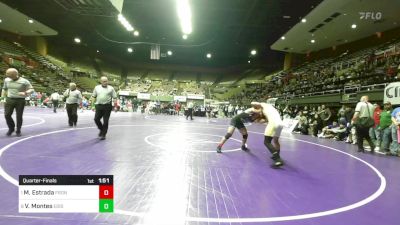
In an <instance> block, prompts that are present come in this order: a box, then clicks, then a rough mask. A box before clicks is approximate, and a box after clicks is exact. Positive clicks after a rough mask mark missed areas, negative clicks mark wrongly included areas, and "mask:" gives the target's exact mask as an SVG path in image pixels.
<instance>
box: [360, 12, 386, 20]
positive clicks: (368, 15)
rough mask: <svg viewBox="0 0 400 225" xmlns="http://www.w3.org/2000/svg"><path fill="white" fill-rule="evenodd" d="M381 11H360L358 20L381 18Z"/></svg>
mask: <svg viewBox="0 0 400 225" xmlns="http://www.w3.org/2000/svg"><path fill="white" fill-rule="evenodd" d="M381 19H382V13H381V12H360V20H381Z"/></svg>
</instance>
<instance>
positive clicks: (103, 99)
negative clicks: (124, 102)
mask: <svg viewBox="0 0 400 225" xmlns="http://www.w3.org/2000/svg"><path fill="white" fill-rule="evenodd" d="M100 83H101V84H99V85H97V86H96V87H95V88H94V90H93V94H92V98H95V99H96V102H95V107H96V113H95V116H94V122H95V123H96V125H97V127H98V128H99V130H100V133H99V138H100V140H104V139H106V134H107V130H108V120H109V119H110V114H111V111H112V100H113V99H114V101H116V100H117V93H116V92H115V90H114V88H113V87H112V86H110V85H108V79H107V77H104V76H103V77H101V78H100ZM101 118H103V123H102V122H101Z"/></svg>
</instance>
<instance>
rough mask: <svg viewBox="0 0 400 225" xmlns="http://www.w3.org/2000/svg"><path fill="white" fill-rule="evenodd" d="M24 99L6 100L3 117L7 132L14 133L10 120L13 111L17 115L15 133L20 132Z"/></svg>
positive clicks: (13, 125) (12, 122)
mask: <svg viewBox="0 0 400 225" xmlns="http://www.w3.org/2000/svg"><path fill="white" fill-rule="evenodd" d="M24 108H25V99H24V98H7V99H6V103H5V105H4V117H5V118H6V122H7V126H8V129H9V130H12V131H14V129H15V123H14V120H13V118H12V114H13V113H14V109H15V111H16V113H17V131H18V132H19V131H21V127H22V115H23V114H24Z"/></svg>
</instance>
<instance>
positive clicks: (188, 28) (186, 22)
mask: <svg viewBox="0 0 400 225" xmlns="http://www.w3.org/2000/svg"><path fill="white" fill-rule="evenodd" d="M176 11H177V13H178V18H179V21H180V24H181V29H182V33H184V34H191V33H192V11H191V9H190V5H189V0H176Z"/></svg>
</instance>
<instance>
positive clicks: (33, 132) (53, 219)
mask: <svg viewBox="0 0 400 225" xmlns="http://www.w3.org/2000/svg"><path fill="white" fill-rule="evenodd" d="M0 111H1V112H3V110H2V109H1V110H0ZM24 115H25V117H24V118H25V120H24V125H25V127H24V128H23V130H22V134H23V136H22V137H16V136H15V135H14V136H12V137H6V136H5V135H4V134H5V133H6V131H7V129H6V128H5V127H6V124H5V120H4V117H3V113H2V115H1V118H0V132H1V135H0V166H1V169H0V175H1V176H2V177H1V178H0V190H1V191H0V199H1V200H0V201H1V204H0V224H1V225H17V224H18V225H39V224H40V225H50V224H51V225H53V224H57V225H64V224H71V225H84V224H85V225H92V224H155V225H158V224H174V225H179V224H196V225H197V224H280V225H289V224H290V225H292V224H293V225H317V224H318V225H396V224H399V221H400V213H399V212H400V211H399V209H400V179H399V178H400V160H399V158H396V157H387V156H383V155H380V154H377V155H371V154H368V153H364V154H362V153H357V152H356V150H357V149H356V146H354V145H349V144H345V143H343V142H336V141H331V140H323V139H316V138H313V137H310V136H302V135H292V134H290V133H288V132H284V133H283V135H282V138H281V145H282V157H283V159H284V160H285V162H286V165H285V166H284V167H283V168H282V169H272V168H270V164H271V160H270V159H269V156H270V154H269V152H267V150H266V148H265V147H264V145H263V126H262V125H256V124H253V125H250V126H249V127H248V130H249V131H250V134H249V142H248V146H249V148H250V149H251V150H250V151H249V152H244V151H242V150H240V140H241V136H240V135H239V134H238V132H235V134H234V136H233V138H232V139H231V140H230V141H228V142H227V143H226V145H225V146H224V148H223V153H222V154H217V153H216V152H215V146H216V143H217V142H218V141H219V140H220V138H221V137H222V136H223V135H225V132H226V128H227V124H228V120H226V119H218V120H217V119H213V120H211V121H207V120H206V119H205V118H195V120H194V121H186V120H185V119H184V117H174V116H162V115H160V116H155V115H150V116H144V115H139V114H133V113H120V112H118V113H112V115H111V119H110V125H111V126H110V128H109V133H108V136H107V140H105V141H100V140H98V139H97V134H98V131H97V128H96V127H95V125H94V122H93V116H94V113H93V112H90V111H85V112H83V113H79V121H78V127H77V128H73V129H70V128H69V127H68V126H67V116H66V112H62V111H60V112H59V113H57V114H54V113H52V111H51V110H50V109H34V108H26V110H25V114H24ZM3 133H4V134H3ZM20 174H41V175H43V174H59V175H66V174H76V175H83V174H90V175H95V174H112V175H114V189H115V194H114V196H115V197H114V199H115V212H114V213H113V214H81V213H72V214H54V213H53V214H19V213H18V187H17V185H18V182H17V179H18V175H20Z"/></svg>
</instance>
